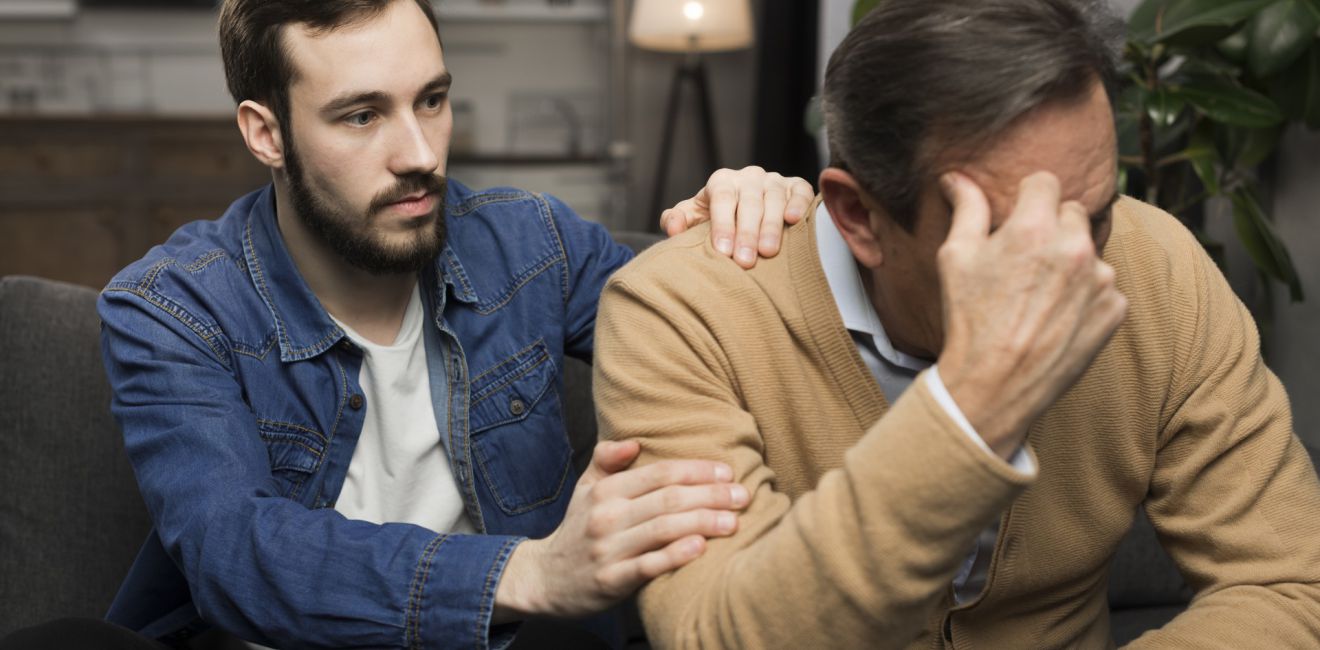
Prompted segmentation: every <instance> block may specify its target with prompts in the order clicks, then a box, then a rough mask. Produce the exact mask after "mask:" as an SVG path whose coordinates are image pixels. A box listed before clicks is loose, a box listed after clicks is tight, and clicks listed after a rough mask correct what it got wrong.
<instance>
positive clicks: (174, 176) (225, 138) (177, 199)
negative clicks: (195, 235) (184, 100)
mask: <svg viewBox="0 0 1320 650" xmlns="http://www.w3.org/2000/svg"><path fill="white" fill-rule="evenodd" d="M269 182H270V171H269V170H267V169H266V168H265V167H263V166H262V165H261V164H259V163H258V162H257V161H256V160H254V159H253V158H252V156H251V154H249V153H248V151H247V148H246V147H245V146H244V145H243V140H242V138H241V137H240V136H239V132H238V127H237V126H236V125H235V124H234V122H233V120H232V119H219V118H217V119H177V118H158V117H152V118H142V119H132V118H69V119H56V118H36V117H34V118H14V117H10V118H3V119H0V275H13V274H24V275H38V276H41V277H45V278H51V279H55V280H64V281H67V282H74V283H78V284H84V285H87V286H90V287H96V288H100V287H101V286H104V285H105V283H106V282H107V281H109V280H110V278H111V277H112V276H113V275H114V274H115V272H117V271H118V270H119V269H121V268H123V267H124V266H126V265H128V264H129V263H130V262H132V261H134V260H136V259H138V258H139V257H142V255H143V254H145V253H146V252H147V250H148V249H149V248H151V247H152V246H153V245H155V244H158V243H161V242H163V241H165V239H166V238H168V237H169V235H170V233H172V232H174V230H175V229H176V228H178V227H179V226H181V225H183V224H185V223H188V222H190V221H196V220H198V219H214V218H217V217H219V216H220V215H221V214H223V213H224V211H225V209H226V208H227V207H229V204H230V203H232V202H233V201H234V200H235V199H237V198H238V197H240V196H242V195H244V194H246V193H248V192H250V191H252V190H254V189H256V188H258V187H260V186H261V185H263V184H265V183H269Z"/></svg>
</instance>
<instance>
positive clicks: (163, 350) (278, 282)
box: [99, 0, 810, 648]
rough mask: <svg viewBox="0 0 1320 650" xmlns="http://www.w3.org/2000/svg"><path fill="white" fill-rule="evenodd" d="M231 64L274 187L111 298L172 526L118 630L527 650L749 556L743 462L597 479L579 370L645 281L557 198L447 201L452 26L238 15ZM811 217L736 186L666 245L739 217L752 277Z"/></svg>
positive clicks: (599, 467) (615, 449)
mask: <svg viewBox="0 0 1320 650" xmlns="http://www.w3.org/2000/svg"><path fill="white" fill-rule="evenodd" d="M220 39H221V46H222V53H223V56H224V63H225V71H226V76H227V79H228V82H229V87H230V90H231V92H232V94H233V96H234V99H235V100H236V101H237V102H238V103H239V106H238V126H239V128H240V130H241V131H242V134H243V138H244V140H245V141H246V143H247V145H248V147H249V149H250V150H251V152H252V154H253V155H254V156H256V158H257V159H258V160H260V161H261V162H262V163H264V164H265V165H267V166H269V167H270V168H271V169H272V170H273V177H274V183H273V185H271V186H269V187H266V188H264V189H261V190H259V191H257V192H254V193H253V194H250V195H248V196H246V197H243V198H241V199H239V200H238V201H237V202H235V203H234V204H233V206H231V208H230V209H229V210H228V211H227V212H226V214H225V215H224V216H223V217H221V218H220V219H219V220H216V221H211V222H199V223H194V224H191V225H188V226H185V227H184V228H182V229H181V230H180V231H179V232H177V233H176V234H175V235H174V236H172V237H171V238H170V240H169V241H168V242H167V243H165V244H164V245H163V246H160V247H157V248H155V249H153V250H152V251H151V252H150V253H149V254H148V255H147V256H146V257H145V258H144V259H142V260H141V261H139V262H137V263H135V264H133V265H132V266H130V267H128V268H127V269H125V270H124V271H123V272H121V273H120V274H119V275H118V276H116V277H115V279H114V280H113V281H112V282H111V283H110V284H109V286H107V287H106V289H105V291H104V293H103V295H102V298H101V301H100V304H99V309H100V314H101V317H102V319H103V322H104V329H103V347H104V354H105V363H106V368H107V372H108V373H109V376H110V380H111V384H112V386H113V390H114V403H113V409H114V412H115V415H116V416H117V418H118V420H119V422H120V424H121V426H122V428H123V432H124V436H125V440H126V447H127V450H128V454H129V457H130V460H131V461H132V463H133V465H134V468H135V471H136V473H137V477H138V481H139V483H140V485H141V488H142V493H143V496H144V499H145V501H146V505H147V507H148V509H149V511H150V513H151V516H152V519H153V522H154V524H155V528H154V531H153V533H152V535H151V537H150V539H149V540H148V542H147V544H146V545H145V546H144V548H143V550H142V552H141V554H140V555H139V557H138V559H137V561H136V562H135V564H134V566H133V568H132V570H131V572H130V574H129V576H128V577H127V579H126V581H125V583H124V586H123V587H122V589H121V591H120V593H119V595H118V597H117V598H116V600H115V603H114V605H113V607H112V609H111V611H110V613H109V615H108V618H109V620H110V621H112V622H114V623H117V624H119V625H122V626H124V627H127V628H129V629H131V630H135V631H137V632H139V633H140V634H141V635H142V636H144V637H147V638H153V639H165V640H169V641H170V642H171V643H176V642H182V641H184V640H186V639H187V638H188V637H189V636H191V635H193V634H195V633H196V632H197V631H199V630H200V629H203V628H204V627H205V626H206V625H207V624H209V625H213V626H216V627H219V628H221V629H223V630H225V631H227V632H229V633H232V634H234V635H236V636H238V637H240V638H242V639H245V640H248V641H251V642H255V643H260V644H266V645H272V646H277V647H286V646H287V647H371V648H386V647H408V648H413V647H427V648H432V647H467V648H470V647H477V648H485V647H502V646H504V645H506V644H507V642H509V641H510V640H511V638H512V636H513V634H514V632H515V630H516V628H517V625H516V622H517V621H519V620H521V619H522V618H524V617H528V616H555V617H583V616H587V615H590V614H593V613H597V612H601V611H604V610H606V609H607V608H609V607H610V606H611V605H613V604H614V603H616V602H618V601H619V600H620V599H622V598H624V597H626V596H627V595H628V594H629V593H631V592H632V591H633V590H635V589H636V587H637V586H639V585H640V584H642V583H643V582H645V581H646V580H648V579H651V578H654V577H655V576H657V575H660V574H662V573H664V572H666V571H669V570H671V569H673V568H674V567H677V566H681V565H683V564H685V563H687V562H689V561H691V560H692V559H693V558H694V557H697V556H698V555H700V554H701V553H702V552H703V550H704V545H705V540H706V538H708V537H713V536H719V535H727V534H729V533H731V532H732V531H733V530H734V529H735V527H736V517H735V513H736V512H737V511H738V510H739V509H740V508H741V507H742V506H743V505H745V503H746V500H747V495H746V494H745V493H743V492H742V491H741V488H739V487H736V486H731V485H730V484H729V483H728V481H729V480H730V479H731V476H732V475H731V472H730V470H729V468H728V467H727V466H724V465H722V464H720V463H716V462H710V461H676V462H674V463H669V464H667V465H663V466H651V467H647V468H644V469H640V470H628V469H626V468H627V467H628V466H629V464H630V463H631V461H632V460H633V458H634V457H635V456H636V454H637V453H638V448H637V446H636V444H634V443H615V444H602V445H601V446H599V447H598V448H597V449H596V453H595V456H594V458H593V460H592V463H591V467H590V469H589V470H588V471H587V472H586V474H585V475H584V476H583V477H582V478H581V480H577V478H578V477H577V476H576V473H575V472H574V470H573V468H572V467H571V465H570V462H569V459H570V450H569V446H568V439H567V436H566V434H565V431H564V425H563V418H562V413H561V406H560V401H559V391H560V389H561V387H562V376H561V372H560V371H561V368H562V360H563V356H564V355H565V354H568V355H571V356H575V357H578V358H582V359H587V360H590V358H591V354H592V343H593V329H594V322H595V312H596V301H597V297H598V294H599V290H600V288H601V286H603V284H604V282H605V279H606V278H607V277H608V276H609V275H610V274H611V273H612V272H613V271H614V270H615V269H617V268H618V267H620V266H621V265H622V264H623V263H624V262H626V261H627V260H628V259H629V257H630V254H629V252H628V250H627V249H625V248H623V247H621V246H619V245H617V244H615V243H613V242H612V240H611V239H610V237H609V235H608V234H607V233H606V232H605V230H604V229H603V228H601V227H599V226H596V225H593V224H590V223H587V222H585V221H583V220H581V219H580V218H578V217H577V216H576V215H575V214H574V213H573V212H572V211H571V210H569V209H568V208H567V207H566V206H564V205H563V204H562V203H560V202H558V201H557V200H555V199H553V198H551V197H548V196H542V195H535V194H529V193H526V192H520V191H517V190H511V189H500V190H490V191H484V192H476V191H473V190H470V189H468V188H466V187H464V186H462V185H460V184H459V183H457V182H452V181H448V180H447V179H446V178H445V176H444V173H445V158H446V155H447V153H448V144H449V137H450V128H451V120H452V115H451V112H450V106H449V101H448V92H449V88H450V84H451V80H452V77H451V74H450V71H449V70H448V69H447V68H446V67H445V63H444V57H443V50H442V46H441V43H440V40H439V37H438V33H437V26H436V21H435V17H434V15H433V14H432V11H431V8H430V5H429V3H428V2H426V1H424V0H315V1H313V0H278V1H272V0H226V2H224V3H223V4H222V8H221V18H220ZM739 201H741V203H742V205H740V206H739V207H738V213H739V215H740V221H741V223H740V224H739V225H738V226H737V234H736V235H735V234H733V233H734V227H733V224H732V219H731V218H730V215H732V214H733V212H734V204H735V203H738V202H739ZM809 201H810V189H809V186H807V184H806V183H805V182H803V181H801V180H800V179H796V180H785V179H783V178H781V177H778V176H776V175H771V174H765V173H764V172H762V171H761V170H759V169H749V170H744V172H741V173H734V172H723V173H721V174H717V175H716V176H715V177H712V184H711V186H709V187H708V188H707V189H706V190H703V192H702V193H701V194H699V195H698V196H697V197H695V198H694V199H693V200H690V201H689V202H685V203H684V204H683V205H684V207H685V208H687V209H682V210H677V211H669V212H667V213H666V215H665V219H667V220H668V221H670V222H671V224H670V227H673V228H678V227H680V225H686V224H688V223H690V222H693V221H699V220H704V219H706V218H707V216H708V214H709V213H710V212H711V211H713V212H714V214H715V215H718V216H719V221H720V222H721V223H722V224H723V227H724V228H725V232H726V233H728V234H726V235H723V236H720V237H719V238H718V239H720V244H721V248H722V249H724V250H729V251H730V253H733V254H735V255H736V256H737V259H738V261H739V262H740V263H743V264H747V265H749V266H750V265H751V264H752V263H753V262H754V260H755V257H756V255H755V252H754V251H755V249H757V248H758V246H759V247H760V249H761V250H764V251H767V252H770V253H773V252H774V250H775V249H776V248H777V246H778V243H777V239H778V233H779V229H780V228H781V220H782V219H783V218H784V215H785V213H787V214H788V215H789V216H790V218H792V217H793V216H794V213H802V212H805V209H806V207H807V204H808V203H809ZM763 220H765V221H766V222H768V223H769V224H770V225H769V226H768V227H764V228H762V225H761V224H762V221H763ZM675 224H679V225H675ZM758 232H760V233H761V234H762V235H765V236H767V237H768V241H765V242H760V241H759V240H758V239H756V237H757V233H758ZM735 242H736V246H735V245H734V243H735ZM762 244H763V245H762ZM734 249H737V250H736V251H735V250H734ZM749 253H751V254H750V256H749ZM528 538H535V539H530V540H529V539H528Z"/></svg>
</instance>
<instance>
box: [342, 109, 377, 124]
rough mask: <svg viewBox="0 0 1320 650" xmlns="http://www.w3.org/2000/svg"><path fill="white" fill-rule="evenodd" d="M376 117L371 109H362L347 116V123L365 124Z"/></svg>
mask: <svg viewBox="0 0 1320 650" xmlns="http://www.w3.org/2000/svg"><path fill="white" fill-rule="evenodd" d="M375 119H376V114H375V113H373V112H371V111H362V112H361V113H354V114H352V115H349V116H348V120H347V121H348V123H349V124H351V125H353V126H367V125H370V124H371V123H372V122H373V121H375Z"/></svg>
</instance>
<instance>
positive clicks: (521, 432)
mask: <svg viewBox="0 0 1320 650" xmlns="http://www.w3.org/2000/svg"><path fill="white" fill-rule="evenodd" d="M557 377H558V373H557V371H556V368H555V362H554V359H552V358H551V356H550V352H549V350H548V349H547V348H546V345H545V342H544V341H540V340H538V341H537V342H536V343H533V344H532V345H529V346H527V347H526V348H524V349H523V350H522V351H520V352H518V353H516V354H514V355H512V356H510V357H509V358H507V359H505V360H504V361H501V362H499V363H497V364H495V366H493V367H492V368H491V369H489V370H487V371H485V372H484V373H482V374H481V375H479V376H478V377H477V378H476V379H475V380H474V381H473V384H472V393H471V395H472V402H471V405H470V407H469V410H468V413H469V427H470V431H471V432H472V451H473V457H474V459H475V461H476V463H477V466H478V467H479V469H480V473H481V477H482V479H483V481H484V482H485V483H486V485H487V486H488V487H489V488H490V492H491V494H492V495H493V496H494V498H495V503H496V505H498V506H499V508H500V510H502V511H503V512H504V513H505V514H507V515H519V514H523V513H526V512H529V511H531V510H534V509H536V508H538V507H541V506H543V505H546V504H548V503H553V502H554V501H555V500H556V499H558V498H559V495H560V494H561V493H562V491H563V489H564V484H565V483H566V482H567V478H568V475H569V469H570V468H571V459H572V448H571V447H570V445H569V442H568V437H567V436H566V435H565V433H564V424H563V415H562V412H561V407H560V404H559V392H558V391H557V390H556V389H555V384H556V381H555V380H556V378H557Z"/></svg>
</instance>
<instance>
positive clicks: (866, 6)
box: [852, 0, 880, 27]
mask: <svg viewBox="0 0 1320 650" xmlns="http://www.w3.org/2000/svg"><path fill="white" fill-rule="evenodd" d="M878 4H880V0H857V2H856V3H855V4H853V12H852V25H853V27H856V26H857V23H860V22H862V19H863V18H865V17H866V14H869V13H871V10H872V9H875V7H876V5H878Z"/></svg>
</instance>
